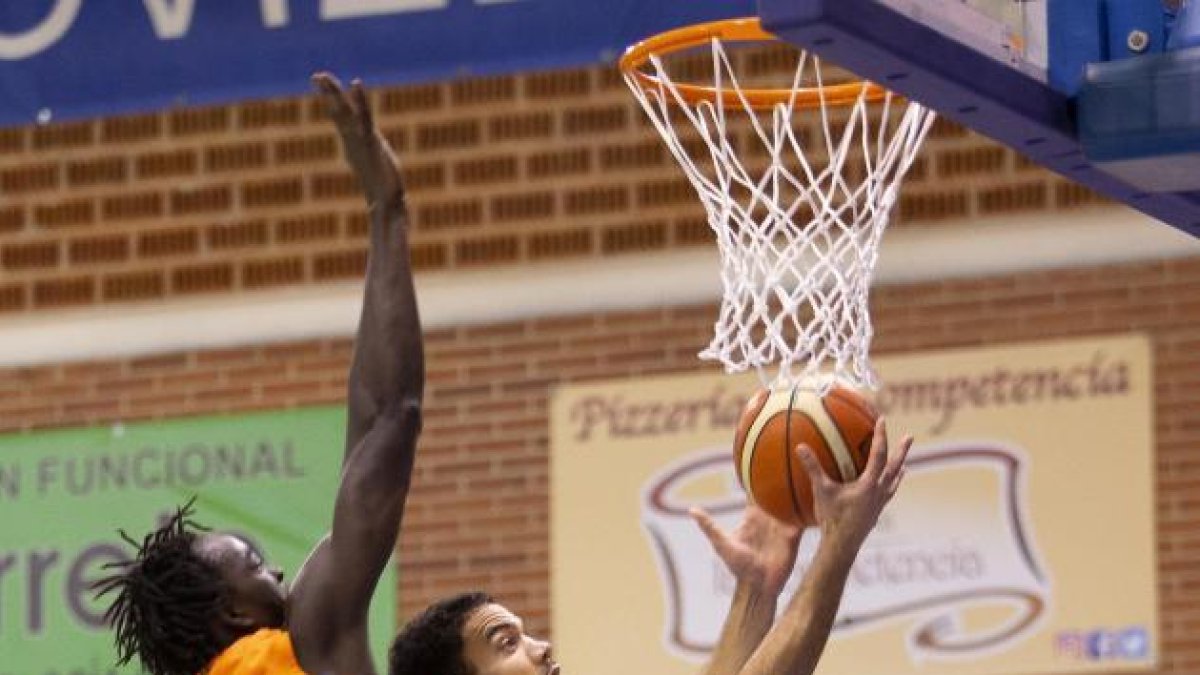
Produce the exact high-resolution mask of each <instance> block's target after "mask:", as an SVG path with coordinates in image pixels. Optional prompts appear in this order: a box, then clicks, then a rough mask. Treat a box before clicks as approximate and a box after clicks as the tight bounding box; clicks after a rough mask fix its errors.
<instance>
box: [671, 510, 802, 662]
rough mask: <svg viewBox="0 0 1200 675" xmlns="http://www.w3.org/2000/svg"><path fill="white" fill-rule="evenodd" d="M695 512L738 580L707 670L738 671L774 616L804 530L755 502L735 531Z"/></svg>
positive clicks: (710, 541) (712, 542)
mask: <svg viewBox="0 0 1200 675" xmlns="http://www.w3.org/2000/svg"><path fill="white" fill-rule="evenodd" d="M691 514H692V518H693V519H695V521H696V524H697V525H699V526H700V530H701V531H703V532H704V535H705V536H706V537H708V540H709V543H711V544H712V547H713V552H715V553H716V554H717V557H718V558H720V559H721V561H722V562H724V563H725V566H726V567H727V568H728V569H729V572H730V573H731V574H732V575H733V577H734V579H735V581H736V586H735V587H734V592H733V601H732V603H731V605H730V608H729V614H728V615H727V616H726V617H725V624H724V625H723V626H722V628H721V636H720V638H719V639H718V641H717V645H716V647H715V649H714V650H713V653H712V657H711V658H710V660H709V662H708V665H707V666H706V667H705V669H704V671H703V672H704V675H736V674H737V673H738V672H739V671H740V670H741V669H742V666H744V665H745V664H746V661H747V660H748V659H749V658H750V655H751V654H753V653H754V650H755V649H757V648H758V645H759V643H760V642H762V639H763V636H765V635H766V634H767V630H768V629H770V628H771V623H772V622H773V621H774V620H775V608H776V606H777V603H778V600H779V594H780V592H782V591H783V587H784V585H785V584H786V583H787V580H788V577H789V576H790V575H791V573H792V568H793V567H794V566H795V564H796V547H797V546H799V544H800V534H801V530H800V529H799V528H797V527H794V526H792V525H788V524H786V523H783V522H781V521H779V520H776V519H775V518H772V517H771V516H769V515H767V513H766V512H765V511H763V510H762V509H760V508H759V507H757V506H755V505H754V504H748V505H747V506H746V511H745V514H744V515H743V517H742V523H741V525H739V526H738V528H737V529H736V530H734V531H733V532H732V533H726V532H724V531H722V530H721V529H720V528H718V527H717V525H716V523H714V522H713V520H712V518H711V517H710V516H709V515H708V513H706V512H704V511H703V510H701V509H693V510H692V512H691Z"/></svg>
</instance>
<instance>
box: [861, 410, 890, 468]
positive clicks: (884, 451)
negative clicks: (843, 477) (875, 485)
mask: <svg viewBox="0 0 1200 675" xmlns="http://www.w3.org/2000/svg"><path fill="white" fill-rule="evenodd" d="M887 458H888V438H887V424H886V423H885V421H884V419H883V416H880V417H879V419H877V420H875V433H874V435H873V436H872V437H871V452H870V455H869V456H868V457H867V466H866V467H865V468H864V469H863V473H862V478H863V479H864V480H868V481H872V482H875V481H878V480H879V476H881V475H882V474H883V468H884V466H886V465H887Z"/></svg>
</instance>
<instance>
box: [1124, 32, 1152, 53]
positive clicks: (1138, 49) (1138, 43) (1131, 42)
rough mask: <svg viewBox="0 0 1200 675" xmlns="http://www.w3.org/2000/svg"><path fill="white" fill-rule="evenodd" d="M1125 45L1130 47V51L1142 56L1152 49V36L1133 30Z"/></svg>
mask: <svg viewBox="0 0 1200 675" xmlns="http://www.w3.org/2000/svg"><path fill="white" fill-rule="evenodd" d="M1125 44H1126V45H1128V46H1129V51H1131V52H1134V53H1137V54H1141V53H1142V52H1144V51H1146V49H1148V48H1149V47H1150V35H1149V33H1147V32H1146V31H1144V30H1131V31H1129V37H1128V38H1126V39H1125Z"/></svg>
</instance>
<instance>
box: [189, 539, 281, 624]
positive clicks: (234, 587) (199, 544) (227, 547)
mask: <svg viewBox="0 0 1200 675" xmlns="http://www.w3.org/2000/svg"><path fill="white" fill-rule="evenodd" d="M195 547H196V552H197V553H199V554H200V555H201V556H203V557H204V558H205V559H206V560H209V561H211V562H212V563H213V564H214V565H216V566H217V569H218V570H219V571H220V573H221V578H222V579H223V580H224V582H225V584H226V587H227V588H228V589H229V591H230V602H231V607H230V609H231V610H232V611H233V612H234V613H235V614H236V618H237V620H238V621H239V623H241V624H244V625H245V627H247V628H251V627H253V628H278V627H281V626H283V625H284V623H285V622H286V620H287V587H286V586H285V585H284V584H283V571H282V570H280V569H279V568H277V567H269V566H267V564H266V563H265V562H264V561H263V559H262V555H261V554H260V553H259V552H258V551H256V550H255V549H254V547H252V546H250V545H249V544H248V543H246V541H245V540H244V539H242V538H240V537H235V536H234V535H231V534H204V535H201V536H200V537H199V538H197V540H196V544H195Z"/></svg>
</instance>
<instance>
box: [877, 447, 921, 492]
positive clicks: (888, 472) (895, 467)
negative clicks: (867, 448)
mask: <svg viewBox="0 0 1200 675" xmlns="http://www.w3.org/2000/svg"><path fill="white" fill-rule="evenodd" d="M912 444H913V437H912V436H905V437H904V439H903V440H901V441H900V447H899V448H897V449H896V451H895V452H893V453H891V456H890V457H889V458H888V463H887V466H886V467H884V469H883V475H882V476H880V478H879V480H880V482H881V483H883V484H884V485H887V484H889V483H891V482H892V480H893V479H894V478H895V477H896V474H898V473H900V472H901V471H903V470H904V462H905V461H907V460H908V451H909V450H910V449H911V448H912Z"/></svg>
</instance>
